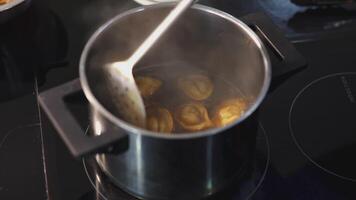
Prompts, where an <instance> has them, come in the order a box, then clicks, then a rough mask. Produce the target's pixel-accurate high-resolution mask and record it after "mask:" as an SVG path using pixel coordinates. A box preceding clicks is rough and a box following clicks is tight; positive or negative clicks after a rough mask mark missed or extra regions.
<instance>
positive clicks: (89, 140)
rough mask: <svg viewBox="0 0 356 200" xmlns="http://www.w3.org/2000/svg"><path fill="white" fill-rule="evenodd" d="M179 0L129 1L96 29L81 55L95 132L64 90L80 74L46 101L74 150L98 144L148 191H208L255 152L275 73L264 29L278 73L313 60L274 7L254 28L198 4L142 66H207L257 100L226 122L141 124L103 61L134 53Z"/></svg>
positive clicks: (127, 186) (169, 194)
mask: <svg viewBox="0 0 356 200" xmlns="http://www.w3.org/2000/svg"><path fill="white" fill-rule="evenodd" d="M172 6H173V5H172V4H158V5H153V6H147V7H140V8H136V9H133V10H130V11H127V12H125V13H123V14H120V15H118V16H116V17H115V18H113V19H112V20H110V21H109V22H107V23H106V24H104V25H103V26H102V27H100V28H99V29H98V31H97V32H95V33H94V35H93V36H92V37H91V38H90V40H89V42H88V43H87V45H86V47H85V49H84V51H83V54H82V57H81V62H80V82H81V87H82V89H83V91H84V93H85V96H86V98H87V99H88V100H89V103H90V111H91V112H90V113H91V114H90V115H91V127H92V131H91V134H92V136H93V137H86V136H85V135H84V134H83V130H81V128H80V127H79V125H78V124H77V123H76V122H75V119H74V118H73V116H72V115H71V114H70V113H69V111H68V110H67V109H65V103H64V101H63V99H65V96H67V95H69V94H71V93H73V92H76V91H79V90H80V89H81V87H80V85H79V82H78V80H77V81H74V82H70V83H68V84H66V85H63V86H60V87H58V88H55V89H52V90H49V91H46V92H45V93H42V94H41V95H40V102H41V105H42V107H43V108H44V110H45V111H46V112H47V114H48V115H49V117H50V119H51V120H52V121H53V123H54V125H55V127H56V128H57V130H58V132H59V133H60V135H61V137H62V138H63V140H64V142H65V143H66V144H67V146H68V147H69V149H70V150H71V152H72V153H73V155H74V156H77V157H81V156H84V155H89V154H93V153H97V154H95V157H96V160H97V163H98V164H99V166H100V167H101V169H102V170H103V171H104V172H105V173H106V174H107V175H108V176H109V177H110V178H111V180H112V181H113V182H114V183H115V184H117V185H118V186H120V187H121V188H122V189H124V190H126V191H128V192H130V193H132V194H134V195H136V196H139V197H142V198H148V199H199V198H202V197H206V196H209V195H211V194H213V193H215V192H217V191H219V190H221V189H222V188H224V187H225V186H226V185H228V184H229V183H230V182H232V181H234V180H236V179H238V177H240V178H241V176H242V174H244V173H246V169H249V168H250V165H251V162H252V160H253V154H254V148H255V140H256V132H257V112H256V109H257V108H258V106H259V105H260V104H261V102H262V100H263V99H264V97H265V95H266V94H267V91H268V89H269V86H270V81H271V77H272V76H271V73H272V72H271V71H272V69H271V63H270V58H269V54H268V52H267V49H266V47H265V45H264V43H263V42H262V41H261V38H260V37H259V36H258V35H257V34H259V35H260V36H261V37H262V39H263V40H264V41H265V42H266V43H267V44H268V46H269V47H270V48H271V49H272V52H274V53H275V54H276V55H277V57H279V59H280V62H279V65H274V66H276V68H275V69H274V74H275V75H276V76H278V77H281V75H286V74H288V72H291V71H295V70H297V69H299V68H300V67H302V66H305V61H304V59H303V58H302V57H301V56H300V54H299V53H298V52H297V51H296V50H295V49H294V47H293V46H292V45H291V44H290V43H289V42H288V41H287V40H286V39H285V38H283V35H282V34H281V33H280V32H279V31H278V30H277V29H276V28H275V26H273V24H272V23H271V21H269V20H268V18H267V17H266V16H264V15H259V14H257V15H250V16H246V17H245V18H244V20H245V22H246V23H248V24H249V25H250V26H251V27H252V28H253V29H254V30H253V29H251V28H250V27H249V26H248V25H247V24H245V23H244V22H242V21H240V20H238V19H236V18H234V17H233V16H231V15H229V14H226V13H224V12H222V11H219V10H216V9H213V8H210V7H206V6H202V5H195V6H194V7H193V8H192V9H190V10H189V11H187V13H186V14H185V15H184V16H183V17H182V19H181V20H180V21H179V22H177V24H175V26H174V27H173V28H172V29H171V30H170V31H169V32H168V33H167V35H166V36H165V37H164V38H162V40H161V41H160V42H159V44H157V45H156V47H155V48H154V49H153V50H152V52H150V53H149V55H147V56H146V57H145V58H144V59H143V60H142V62H140V63H139V64H138V66H137V68H138V69H139V68H140V67H145V66H155V65H160V66H167V67H169V66H170V67H172V66H174V67H179V65H182V64H184V65H190V66H195V67H200V68H204V70H205V71H208V72H209V73H210V74H213V75H216V76H219V77H223V78H224V79H225V80H227V81H228V82H229V83H231V84H233V85H235V86H236V87H237V88H238V89H239V91H240V92H241V93H242V94H243V95H244V96H246V97H247V98H248V99H249V100H250V101H251V104H250V105H251V106H250V107H249V108H248V110H247V111H246V113H245V115H244V116H243V117H241V118H240V119H238V120H237V121H236V122H234V123H232V124H230V125H228V126H226V127H223V128H215V129H209V130H205V131H201V132H196V133H191V134H158V133H154V132H150V131H147V130H143V129H140V128H138V127H134V126H132V125H130V124H128V123H126V122H124V121H122V120H121V119H120V118H119V117H117V113H115V112H114V111H113V110H114V109H112V108H113V105H114V104H115V99H113V98H110V91H108V90H107V89H106V88H107V87H106V85H105V83H107V82H106V81H105V80H106V77H105V75H104V73H103V70H102V66H104V64H105V63H107V62H112V61H115V60H121V59H125V58H126V57H128V56H129V55H130V54H131V53H132V51H134V50H135V48H136V47H137V46H138V45H139V44H140V42H141V41H142V40H143V39H144V37H145V36H146V35H147V34H148V33H149V32H150V31H151V30H152V29H153V27H154V26H155V25H156V24H157V23H158V22H159V21H160V20H161V19H162V18H163V17H164V16H165V14H167V12H168V11H169V10H170V9H171V8H172ZM255 31H256V32H257V34H256V32H255ZM94 136H95V137H94Z"/></svg>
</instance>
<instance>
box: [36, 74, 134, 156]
mask: <svg viewBox="0 0 356 200" xmlns="http://www.w3.org/2000/svg"><path fill="white" fill-rule="evenodd" d="M81 91H82V88H81V85H80V81H79V79H75V80H73V81H70V82H68V83H65V84H63V85H60V86H58V87H55V88H52V89H50V90H47V91H45V92H43V93H41V94H40V95H39V96H38V100H39V102H40V105H41V107H42V108H43V110H44V111H45V113H46V114H47V115H48V117H49V119H50V121H51V122H52V123H53V125H54V127H55V129H56V130H57V131H58V133H59V135H60V136H61V138H62V139H63V141H64V143H65V144H66V146H67V147H68V148H69V150H70V152H71V153H72V155H73V156H74V157H76V158H81V157H84V156H87V155H90V154H94V153H119V152H122V151H123V150H126V149H127V147H128V137H127V135H126V134H125V133H122V132H119V131H117V132H115V133H109V132H105V133H103V134H101V135H100V136H95V137H89V136H87V135H86V134H85V132H84V130H83V129H82V128H81V127H80V125H79V124H78V122H77V120H76V119H75V118H74V116H73V115H72V113H71V112H70V111H69V109H68V108H67V106H66V105H65V98H66V97H68V96H69V95H72V94H75V93H78V92H81ZM113 143H115V145H113ZM116 143H119V144H116ZM114 146H115V148H114Z"/></svg>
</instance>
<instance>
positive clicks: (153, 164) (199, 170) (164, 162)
mask: <svg viewBox="0 0 356 200" xmlns="http://www.w3.org/2000/svg"><path fill="white" fill-rule="evenodd" d="M91 110H92V112H91V113H92V115H91V116H92V118H93V120H92V127H93V130H92V131H93V132H95V129H96V131H102V130H108V129H116V131H123V130H118V128H117V127H116V126H115V125H113V124H112V123H111V122H110V121H108V120H106V118H105V117H103V116H101V115H100V113H99V112H97V111H96V109H95V108H94V107H91ZM98 124H100V125H99V126H100V128H98ZM100 129H101V130H100ZM256 129H257V120H256V116H255V115H252V116H250V118H248V119H247V120H245V121H244V122H242V123H240V124H239V125H238V126H235V127H233V128H230V129H228V130H226V131H224V132H221V133H219V134H215V135H211V136H206V137H199V138H194V139H182V140H167V139H160V138H153V137H149V136H143V135H139V134H130V133H128V137H129V138H128V141H129V144H128V149H127V150H126V151H125V152H124V153H120V154H98V155H96V160H97V162H98V165H99V166H100V168H101V169H102V170H103V171H104V172H105V173H106V174H107V175H108V176H109V177H110V178H111V180H112V181H113V182H114V183H115V184H116V185H117V186H119V187H120V188H122V189H123V190H125V191H127V192H129V193H131V194H133V195H135V196H139V197H142V198H145V199H201V198H203V197H206V196H209V195H211V194H213V193H215V192H217V191H220V190H221V189H223V188H224V187H226V186H227V185H228V184H229V183H232V182H238V181H240V180H242V179H243V178H245V177H246V176H248V175H249V172H250V170H249V169H251V168H252V167H251V165H252V164H253V163H252V162H253V158H254V151H255V141H256V132H257V130H256Z"/></svg>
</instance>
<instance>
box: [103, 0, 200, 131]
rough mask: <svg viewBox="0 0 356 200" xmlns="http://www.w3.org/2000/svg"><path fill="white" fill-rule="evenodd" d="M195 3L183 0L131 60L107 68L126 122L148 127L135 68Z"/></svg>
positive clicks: (191, 0) (112, 89)
mask: <svg viewBox="0 0 356 200" xmlns="http://www.w3.org/2000/svg"><path fill="white" fill-rule="evenodd" d="M193 3H194V0H181V1H180V2H179V3H178V4H177V5H176V7H175V8H174V9H173V10H172V11H171V12H170V13H169V14H168V15H167V17H166V18H165V19H164V20H163V21H162V22H161V23H160V24H159V25H158V26H157V28H156V29H155V30H154V31H153V32H152V33H151V34H150V35H149V36H148V37H147V39H146V40H145V41H144V42H143V43H142V44H141V45H140V46H139V47H138V48H137V49H136V51H135V52H134V53H133V54H132V55H131V56H130V58H128V59H127V60H123V61H118V62H114V63H110V64H107V65H106V66H105V67H106V69H107V72H108V78H109V79H108V81H112V82H111V83H110V85H112V87H111V88H110V90H111V91H110V92H111V93H112V94H114V95H113V96H114V97H117V98H118V99H115V101H116V104H115V106H116V109H117V112H118V113H119V115H120V117H121V118H123V119H124V120H125V121H127V122H129V123H131V124H134V125H137V126H140V127H143V128H144V127H145V126H146V111H145V106H144V104H143V100H142V97H141V95H140V92H139V90H138V88H137V85H136V83H135V80H134V77H133V73H132V70H133V67H134V66H135V65H136V63H137V62H138V61H140V59H141V58H142V57H143V56H144V55H145V54H146V53H147V52H148V50H149V49H150V48H151V47H152V46H153V45H154V44H155V43H156V42H157V40H158V39H159V38H160V37H161V36H162V34H164V33H165V32H166V31H167V30H168V28H169V27H170V26H171V25H172V24H173V23H174V22H175V21H176V20H177V19H178V18H179V16H181V14H183V12H184V11H185V10H187V9H188V8H189V7H190V6H191V5H192V4H193Z"/></svg>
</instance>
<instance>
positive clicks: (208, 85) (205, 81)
mask: <svg viewBox="0 0 356 200" xmlns="http://www.w3.org/2000/svg"><path fill="white" fill-rule="evenodd" d="M178 87H179V88H180V89H181V90H183V92H184V93H185V94H186V95H187V96H189V97H190V98H192V99H194V100H197V101H201V100H204V99H207V98H208V97H209V96H210V95H211V94H212V93H213V90H214V85H213V83H212V82H211V80H210V79H209V78H208V77H207V76H204V75H201V74H192V75H188V76H186V77H181V78H179V79H178Z"/></svg>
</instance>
